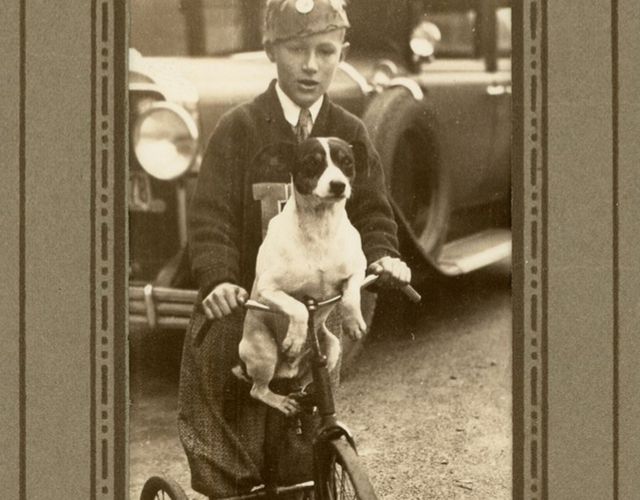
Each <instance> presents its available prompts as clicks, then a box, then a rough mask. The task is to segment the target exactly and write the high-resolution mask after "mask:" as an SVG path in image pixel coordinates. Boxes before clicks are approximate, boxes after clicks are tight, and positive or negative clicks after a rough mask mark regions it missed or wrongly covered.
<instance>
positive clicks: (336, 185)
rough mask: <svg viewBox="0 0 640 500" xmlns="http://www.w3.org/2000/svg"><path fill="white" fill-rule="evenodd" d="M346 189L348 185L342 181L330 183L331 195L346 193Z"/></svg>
mask: <svg viewBox="0 0 640 500" xmlns="http://www.w3.org/2000/svg"><path fill="white" fill-rule="evenodd" d="M346 187H347V185H346V184H345V183H344V182H342V181H331V182H330V183H329V189H330V190H331V193H333V194H335V195H336V196H339V195H341V194H342V193H344V188H346Z"/></svg>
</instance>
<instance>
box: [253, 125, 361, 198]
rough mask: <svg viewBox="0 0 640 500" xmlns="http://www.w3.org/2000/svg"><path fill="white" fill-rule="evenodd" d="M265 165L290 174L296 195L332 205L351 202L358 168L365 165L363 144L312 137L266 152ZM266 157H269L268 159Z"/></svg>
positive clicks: (269, 148)
mask: <svg viewBox="0 0 640 500" xmlns="http://www.w3.org/2000/svg"><path fill="white" fill-rule="evenodd" d="M262 155H263V158H264V159H263V161H262V164H263V165H269V166H270V167H271V168H273V167H276V168H277V169H278V170H280V171H283V170H284V169H286V171H287V172H288V173H289V174H290V175H291V178H292V180H293V186H294V188H295V191H296V193H297V194H299V195H301V196H304V197H307V196H308V197H312V198H315V199H316V200H320V201H323V202H327V203H331V202H336V201H340V200H346V199H348V198H349V197H350V196H351V194H352V185H353V181H354V179H355V175H356V165H361V162H366V159H365V156H366V151H365V150H364V145H362V144H361V143H356V144H353V145H350V144H349V143H347V142H346V141H344V140H342V139H338V138H336V137H310V138H309V139H307V140H305V141H304V142H302V143H300V144H292V143H280V144H276V145H272V146H269V147H268V148H267V149H266V150H265V151H264V152H263V153H262ZM265 155H266V157H265Z"/></svg>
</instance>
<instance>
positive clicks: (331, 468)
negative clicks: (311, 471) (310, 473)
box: [316, 438, 378, 500]
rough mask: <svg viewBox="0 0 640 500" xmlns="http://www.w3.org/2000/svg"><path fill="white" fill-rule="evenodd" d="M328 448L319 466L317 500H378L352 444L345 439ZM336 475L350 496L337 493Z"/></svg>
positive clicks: (330, 442) (332, 442) (330, 443)
mask: <svg viewBox="0 0 640 500" xmlns="http://www.w3.org/2000/svg"><path fill="white" fill-rule="evenodd" d="M326 446H327V448H326V450H325V453H324V454H323V457H322V458H321V459H320V462H321V463H320V464H318V476H317V477H318V479H317V481H318V485H317V486H318V488H317V490H319V491H317V495H316V496H318V497H319V498H318V499H317V500H343V499H344V500H346V499H358V500H377V498H378V497H377V496H376V494H375V492H374V490H373V486H372V485H371V482H370V481H369V477H368V476H367V474H366V472H365V469H364V467H363V465H362V463H361V462H360V458H359V457H358V455H357V454H356V451H355V450H354V449H353V447H352V446H351V444H350V443H349V442H348V441H347V440H346V439H344V438H338V439H333V440H331V441H329V442H328V443H327V444H326ZM336 475H338V476H340V477H341V479H342V481H341V484H342V485H343V486H344V488H349V495H348V496H343V494H342V491H337V492H336V491H335V490H336V488H335V486H336V483H335V478H336ZM340 490H343V488H340Z"/></svg>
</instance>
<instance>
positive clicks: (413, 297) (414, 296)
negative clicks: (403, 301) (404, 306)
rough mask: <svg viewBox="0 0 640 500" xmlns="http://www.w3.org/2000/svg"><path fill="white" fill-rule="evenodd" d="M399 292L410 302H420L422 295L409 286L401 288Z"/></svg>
mask: <svg viewBox="0 0 640 500" xmlns="http://www.w3.org/2000/svg"><path fill="white" fill-rule="evenodd" d="M401 290H402V291H403V292H404V294H405V295H406V296H407V298H408V299H409V300H410V301H411V302H415V303H416V304H417V303H418V302H420V301H421V300H422V295H420V294H419V293H418V291H417V290H416V289H415V288H413V287H412V286H411V285H405V286H403V287H402V289H401Z"/></svg>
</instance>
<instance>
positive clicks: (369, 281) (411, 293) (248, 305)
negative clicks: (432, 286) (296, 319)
mask: <svg viewBox="0 0 640 500" xmlns="http://www.w3.org/2000/svg"><path fill="white" fill-rule="evenodd" d="M379 277H380V276H379V275H377V274H370V275H368V276H367V277H365V279H364V281H363V282H362V286H361V287H360V289H361V290H364V289H365V288H367V287H368V286H371V285H373V284H374V283H375V282H376V281H377V280H378V278H379ZM400 290H402V292H403V293H404V294H405V295H406V296H407V298H408V299H409V300H410V301H411V302H416V303H417V302H420V301H421V300H422V296H421V295H420V294H419V293H418V292H417V291H416V289H415V288H413V287H412V286H411V285H410V284H407V285H404V286H403V287H402V288H400ZM341 298H342V295H336V296H335V297H331V298H330V299H327V300H323V301H320V302H318V303H317V306H318V307H319V308H320V307H324V306H328V305H330V304H334V303H336V302H338V301H339V300H340V299H341ZM244 307H245V309H254V310H256V311H264V312H274V313H275V312H277V311H274V310H273V309H271V308H270V307H269V306H267V305H264V304H261V303H260V302H258V301H256V300H253V299H249V300H247V301H246V302H245V303H244Z"/></svg>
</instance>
